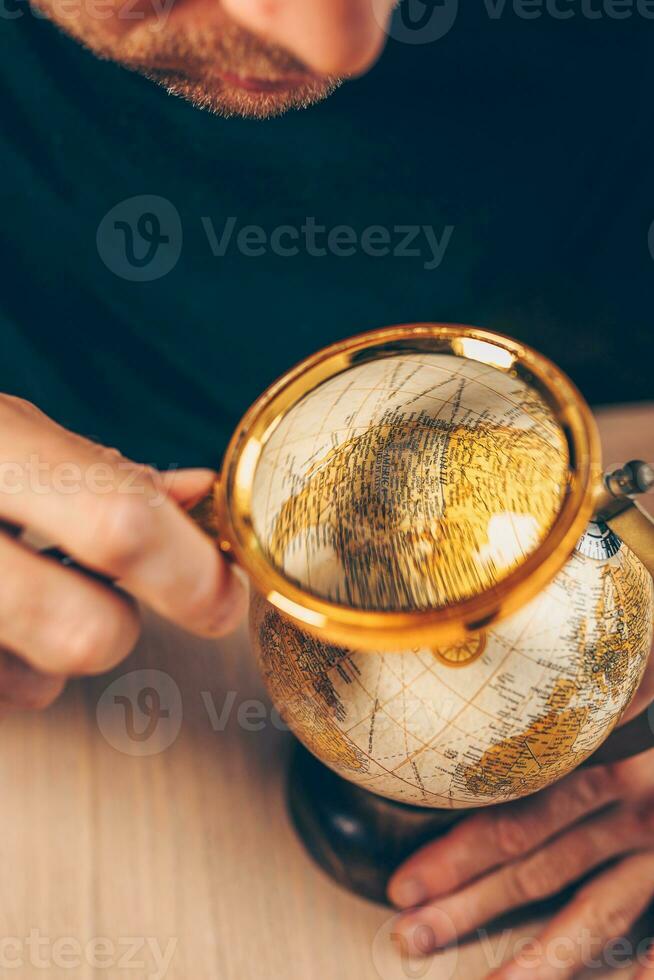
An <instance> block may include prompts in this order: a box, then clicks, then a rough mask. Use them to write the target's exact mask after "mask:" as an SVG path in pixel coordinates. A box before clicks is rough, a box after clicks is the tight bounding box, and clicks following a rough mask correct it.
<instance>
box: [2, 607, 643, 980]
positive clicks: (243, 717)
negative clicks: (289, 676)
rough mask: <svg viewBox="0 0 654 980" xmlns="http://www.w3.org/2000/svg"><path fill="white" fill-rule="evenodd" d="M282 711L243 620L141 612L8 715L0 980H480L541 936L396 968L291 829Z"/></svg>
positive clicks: (374, 910)
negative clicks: (210, 623) (132, 625)
mask: <svg viewBox="0 0 654 980" xmlns="http://www.w3.org/2000/svg"><path fill="white" fill-rule="evenodd" d="M142 671H146V672H147V673H141V672H142ZM139 697H140V699H141V700H140V705H141V706H140V707H139V701H138V698H139ZM116 698H117V700H115V699H116ZM275 721H276V719H275V718H273V717H272V716H271V712H270V706H269V703H268V701H267V700H266V699H265V696H264V694H263V691H262V688H261V684H260V681H259V678H258V676H257V673H256V669H255V668H254V664H253V662H252V658H251V656H250V653H249V648H248V643H247V639H246V637H245V635H244V634H242V633H241V634H239V635H237V636H235V637H232V638H230V639H228V640H226V641H221V642H220V643H215V642H208V641H202V640H197V639H194V638H192V637H190V636H189V635H188V634H185V633H182V632H181V631H179V630H177V629H175V628H173V627H171V626H169V625H168V624H164V623H162V622H161V621H159V620H156V619H155V618H154V617H152V616H149V615H146V617H145V630H144V635H143V637H142V639H141V642H140V644H139V646H138V648H137V650H136V651H135V652H134V654H133V655H132V656H131V657H130V659H129V660H128V661H126V662H125V663H123V664H122V665H121V666H120V667H119V668H118V669H117V670H116V671H114V672H113V674H111V675H108V676H105V677H100V678H93V679H90V680H86V681H83V682H73V683H71V684H70V685H69V687H68V689H67V691H66V693H65V695H64V696H63V698H62V699H61V700H60V701H59V702H58V703H57V704H55V705H54V706H53V707H52V708H51V709H49V710H48V711H47V712H45V713H44V714H42V715H29V714H16V715H12V716H9V717H7V718H5V719H4V721H3V723H2V736H3V737H2V741H1V743H0V800H1V801H2V810H1V813H2V816H1V820H2V824H1V826H2V834H1V837H0V860H1V867H2V874H1V877H0V887H1V889H2V894H1V900H0V914H1V920H0V921H1V924H2V925H1V928H0V977H5V976H6V977H20V978H21V980H23V978H26V980H31V978H36V977H38V978H44V977H47V978H48V980H51V978H53V980H54V978H60V977H61V978H104V977H110V978H114V977H121V978H122V977H126V978H130V977H133V978H138V980H145V978H148V977H150V978H155V977H156V978H161V977H164V976H165V977H167V978H169V980H173V978H174V980H178V978H179V980H214V978H215V980H314V978H316V980H408V978H413V980H432V978H434V980H449V978H452V977H455V978H461V980H478V978H479V980H481V978H482V977H484V976H485V975H486V974H487V973H488V972H489V971H490V969H491V968H492V967H493V966H497V965H498V964H499V962H500V961H501V959H502V956H504V957H507V956H508V955H509V954H510V952H511V950H512V949H514V948H515V943H516V942H517V941H518V940H519V938H520V937H522V936H524V935H525V934H527V935H529V934H534V933H535V931H536V930H537V924H534V923H532V924H531V925H527V926H524V925H523V926H520V927H514V928H512V929H511V930H510V931H508V932H500V933H499V934H498V935H497V936H495V937H494V938H488V939H484V940H483V941H476V942H474V943H472V944H469V945H466V946H463V947H461V948H460V949H459V950H457V951H454V952H450V953H447V954H443V955H441V956H436V957H434V958H431V959H428V960H425V961H423V962H419V963H416V962H413V963H403V962H402V960H401V959H400V957H399V956H398V954H397V952H396V951H395V948H394V946H393V944H392V943H391V941H390V939H389V935H390V933H391V932H392V926H393V922H392V915H391V913H390V912H389V911H388V910H385V909H383V908H380V907H378V906H375V905H372V904H369V903H367V902H365V901H363V900H360V899H358V898H355V897H353V896H351V895H349V894H347V893H346V892H345V891H343V890H341V889H340V888H339V887H337V886H336V885H334V884H332V883H331V881H330V880H328V878H327V877H325V875H324V874H323V873H322V872H321V871H320V870H318V869H317V868H316V867H315V866H314V865H313V863H312V861H311V860H310V858H309V857H308V856H307V855H306V853H305V852H304V850H303V848H302V846H301V845H300V843H299V841H298V840H297V839H296V837H295V834H294V831H293V829H292V827H291V825H290V822H289V819H288V816H287V814H286V809H285V804H284V775H285V763H286V758H287V754H288V748H289V741H290V739H289V736H288V734H287V733H285V732H283V731H280V730H279V725H277V726H276V725H275ZM168 742H169V743H170V744H167V743H168ZM630 972H631V971H630V970H629V969H627V971H626V972H625V973H623V974H622V975H624V976H629V975H630ZM588 975H589V976H591V975H592V976H593V977H596V978H599V977H603V976H606V974H605V973H604V972H603V971H601V970H597V969H595V970H592V971H591V972H590V973H589V974H588Z"/></svg>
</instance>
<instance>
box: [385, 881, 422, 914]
mask: <svg viewBox="0 0 654 980" xmlns="http://www.w3.org/2000/svg"><path fill="white" fill-rule="evenodd" d="M388 897H389V898H390V900H391V902H392V903H393V905H395V906H397V908H399V909H408V908H412V907H413V906H414V905H420V904H421V903H422V902H425V901H426V900H427V898H428V897H429V896H428V894H427V889H426V888H425V885H424V884H423V882H422V881H420V879H419V878H400V879H398V880H397V881H392V882H391V883H390V885H389V888H388Z"/></svg>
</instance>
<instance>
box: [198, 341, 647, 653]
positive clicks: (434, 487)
mask: <svg viewBox="0 0 654 980" xmlns="http://www.w3.org/2000/svg"><path fill="white" fill-rule="evenodd" d="M652 484H654V474H653V473H652V470H651V468H648V467H647V466H646V464H644V463H642V464H633V465H632V467H631V469H629V468H628V467H627V468H622V469H620V470H618V471H616V472H615V473H613V474H610V475H609V476H608V477H606V478H605V477H604V475H603V473H602V466H601V456H600V448H599V438H598V434H597V430H596V426H595V423H594V420H593V417H592V414H591V412H590V410H589V408H588V406H587V405H586V403H585V401H584V399H583V398H582V396H581V394H580V393H579V392H578V390H577V389H576V388H575V386H574V385H573V384H572V383H571V381H570V380H569V379H568V378H567V377H566V376H565V375H564V374H563V373H562V372H561V371H560V370H559V369H558V368H557V367H556V366H555V365H554V364H553V363H552V362H551V361H550V360H548V359H547V358H545V357H544V356H542V355H541V354H538V353H537V352H536V351H534V350H532V349H531V348H529V347H527V346H526V345H524V344H522V343H519V342H517V341H515V340H511V339H509V338H508V337H504V336H501V335H499V334H496V333H492V332H490V331H486V330H480V329H477V328H472V327H468V326H461V325H451V324H413V325H404V326H396V327H389V328H386V329H382V330H376V331H372V332H370V333H366V334H362V335H360V336H357V337H353V338H351V339H349V340H345V341H342V342H339V343H337V344H334V345H332V346H331V347H328V348H326V349H324V350H322V351H320V352H319V353H317V354H315V355H314V356H312V357H310V358H308V359H306V360H304V361H303V362H301V363H300V364H299V365H297V366H296V367H295V368H293V369H292V370H291V371H289V372H288V373H287V374H285V375H284V376H283V377H282V378H280V379H279V380H278V381H277V382H275V383H274V384H273V385H272V386H271V387H270V388H269V389H268V390H267V391H266V392H265V393H264V394H263V395H262V396H261V397H260V398H259V399H257V401H256V402H255V403H254V404H253V405H252V407H251V408H250V409H249V411H248V412H247V413H246V414H245V416H244V417H243V419H242V421H241V422H240V424H239V425H238V427H237V429H236V431H235V433H234V436H233V438H232V440H231V442H230V444H229V447H228V449H227V452H226V455H225V458H224V463H223V469H222V475H221V479H220V481H219V482H218V483H217V485H216V487H215V492H214V495H213V498H212V500H211V501H209V502H205V503H204V504H203V505H202V506H201V507H200V508H198V509H197V510H196V511H195V514H194V516H195V517H196V519H198V520H199V521H200V522H201V523H202V524H203V526H204V527H205V528H206V529H207V530H210V531H211V532H212V533H213V535H214V536H215V537H216V539H217V541H218V543H219V546H220V548H221V550H222V551H223V552H224V553H225V554H226V555H228V556H230V557H231V558H232V559H234V560H235V561H236V562H238V564H239V565H240V566H241V567H242V568H243V569H244V570H245V571H246V572H247V574H248V576H249V578H250V580H251V582H252V584H253V586H254V588H255V589H256V590H257V592H259V593H260V594H261V595H262V596H264V597H265V599H266V600H267V601H268V603H270V605H271V606H273V607H274V608H276V609H277V610H278V611H279V612H280V613H282V614H283V615H284V616H286V617H288V618H289V619H290V620H291V621H292V622H294V623H296V624H297V625H298V626H299V627H301V628H302V629H306V630H308V631H309V632H311V633H315V634H318V635H319V636H320V637H321V638H323V639H324V640H327V641H330V642H333V643H336V644H340V645H342V646H348V647H351V648H354V649H358V650H380V649H401V648H407V647H412V646H416V647H418V646H421V647H438V646H441V647H442V646H443V645H448V644H449V645H452V644H455V645H456V644H458V643H465V641H466V639H467V638H470V637H471V636H475V635H478V634H479V631H480V630H486V629H488V628H489V627H490V626H492V625H493V624H495V623H498V622H500V621H501V620H503V619H505V618H506V617H508V616H510V615H511V614H513V613H515V612H516V611H517V610H519V609H520V608H521V607H523V606H524V605H525V604H526V603H528V602H529V600H530V599H532V598H534V597H535V596H536V595H537V594H538V593H539V592H540V591H541V590H542V589H543V588H544V587H545V586H546V585H547V584H548V583H549V582H550V581H551V580H552V579H553V578H554V577H555V576H556V575H557V573H558V572H559V571H560V570H561V569H562V567H563V566H564V565H565V563H566V562H567V561H568V559H569V558H570V556H571V555H572V553H573V552H574V550H575V547H576V546H577V544H578V542H579V541H580V538H582V537H583V536H584V535H590V537H588V536H587V537H586V540H585V545H584V546H585V547H586V548H592V547H596V548H597V549H598V550H597V554H598V555H599V556H600V557H601V556H602V555H603V554H604V551H603V549H606V548H609V549H610V539H609V538H608V537H607V533H609V534H615V533H617V534H619V535H620V536H621V537H622V538H623V539H624V540H627V539H628V541H627V543H628V544H629V546H630V547H631V548H632V549H633V550H634V551H635V552H636V554H638V556H639V557H640V558H641V560H642V561H643V562H644V563H645V564H646V566H647V567H648V568H649V570H650V571H653V570H654V525H652V522H651V520H650V519H649V518H648V517H647V515H645V513H644V512H642V511H640V510H638V509H637V508H636V505H635V504H634V497H635V496H636V495H637V494H639V493H641V492H645V491H646V490H648V489H650V487H651V485H652ZM593 517H595V518H596V523H595V525H594V526H593V527H591V528H589V527H588V525H589V522H590V521H591V518H593ZM611 529H613V530H611ZM593 535H594V536H595V538H594V539H593ZM593 540H594V541H595V544H594V545H593ZM605 557H606V556H605Z"/></svg>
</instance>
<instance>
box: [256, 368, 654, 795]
mask: <svg viewBox="0 0 654 980" xmlns="http://www.w3.org/2000/svg"><path fill="white" fill-rule="evenodd" d="M568 463H569V461H568V457H567V445H566V441H565V439H564V437H563V434H562V432H561V430H560V427H559V425H558V423H557V421H556V419H555V418H554V417H553V415H552V413H551V411H550V409H549V407H548V406H547V404H546V403H545V402H544V401H543V400H542V399H541V397H540V396H539V395H538V394H537V393H536V392H535V391H534V389H532V388H530V387H529V386H527V385H526V384H525V383H524V382H523V381H521V380H520V379H519V378H517V377H514V376H513V375H511V374H509V373H506V372H503V371H500V370H498V369H497V368H495V367H493V366H491V365H488V364H482V363H479V362H477V361H473V360H467V359H464V358H459V357H455V356H453V355H450V354H426V353H420V354H417V353H412V354H396V355H393V356H389V357H385V358H382V359H380V360H376V361H372V362H368V363H364V364H361V365H358V366H356V367H353V368H350V369H349V370H347V371H345V372H343V373H341V374H339V375H336V376H335V377H333V378H331V379H330V380H329V381H327V382H325V383H323V384H322V385H320V386H319V387H318V388H316V389H315V390H314V391H312V392H310V394H308V395H306V396H305V397H304V398H303V399H302V400H301V401H299V402H298V403H297V404H296V405H295V406H294V407H293V408H292V409H291V410H290V411H289V412H287V413H286V414H285V415H284V417H283V418H282V419H281V421H280V423H279V425H278V426H277V428H276V429H275V431H274V432H273V433H272V436H271V438H270V439H269V440H268V441H267V442H266V445H265V447H264V450H263V452H262V455H261V459H260V462H259V464H258V467H257V472H256V474H255V483H254V492H253V522H254V527H255V530H256V532H257V535H258V538H259V541H260V543H261V546H262V548H263V549H264V551H265V552H266V554H267V556H268V558H269V560H270V561H271V562H272V563H273V564H274V565H275V566H276V567H277V568H278V569H279V570H280V571H282V572H283V573H284V574H285V575H286V576H287V577H288V578H289V579H291V580H292V581H294V582H296V583H297V584H298V585H300V586H302V587H303V588H304V589H307V590H309V591H311V592H312V593H313V594H315V595H317V596H320V597H322V598H326V599H330V600H332V601H335V602H340V603H344V604H348V605H350V606H352V607H354V608H360V609H366V610H368V609H373V610H382V609H383V610H391V609H392V610H416V609H429V608H443V607H445V606H447V605H448V604H451V603H453V602H456V601H460V600H462V599H466V598H470V597H471V596H474V595H479V594H480V593H482V592H484V591H485V590H487V589H488V588H490V587H492V586H493V585H495V584H497V583H498V582H501V581H502V580H503V579H504V578H505V577H506V576H507V575H508V574H510V572H511V571H513V570H514V569H515V568H516V567H518V566H519V565H520V564H521V562H523V561H524V559H525V557H527V556H528V555H529V554H531V553H532V552H533V551H534V550H535V549H536V548H537V547H538V545H539V544H540V543H541V542H542V541H543V540H544V538H545V537H546V536H547V533H548V531H549V530H550V528H551V527H552V524H553V523H554V521H555V520H556V517H557V515H558V512H559V510H560V507H561V503H562V500H563V498H564V495H565V492H566V480H567V474H568ZM653 620H654V594H653V584H652V579H651V577H650V575H649V574H648V572H647V571H646V569H645V568H644V566H643V565H642V564H641V563H640V562H639V560H638V559H637V558H636V557H635V555H634V554H633V553H632V552H630V551H629V550H628V549H627V547H626V546H625V545H624V544H622V542H621V541H620V540H619V539H618V538H616V537H615V535H613V534H612V533H611V532H610V531H609V530H608V529H607V528H605V527H601V526H598V525H591V526H590V527H589V529H588V531H587V533H586V534H585V535H584V536H583V537H582V539H581V541H580V542H579V545H578V547H577V550H576V551H575V553H574V555H572V557H571V558H570V559H569V561H568V562H567V564H566V565H565V566H564V568H563V569H562V570H561V571H560V572H559V574H558V575H557V577H556V578H555V579H554V580H553V581H552V582H551V583H550V585H549V586H548V587H547V588H546V589H544V590H543V591H542V592H541V593H540V594H539V595H538V596H537V597H536V598H534V599H532V600H531V602H530V603H528V604H527V605H526V606H524V607H523V608H522V609H521V610H520V611H519V612H518V613H516V614H514V615H513V616H511V617H510V618H509V619H507V620H504V621H503V622H501V623H499V624H497V625H494V626H492V627H491V628H489V629H487V630H482V631H480V632H478V633H475V634H472V635H471V636H470V637H469V638H468V639H467V640H466V641H465V642H463V643H460V644H458V645H451V646H449V647H444V648H440V647H434V648H416V649H406V650H398V651H394V652H387V651H384V652H377V653H375V652H362V651H357V650H352V649H345V648H343V647H339V646H335V645H333V644H330V643H327V642H324V641H322V640H320V639H318V638H316V637H315V636H313V635H310V634H308V633H306V632H304V631H303V630H301V629H300V628H299V627H298V626H297V625H295V624H294V623H293V622H291V621H290V620H289V619H287V618H286V617H284V615H283V614H282V613H280V612H279V611H278V610H277V609H275V608H273V606H271V605H270V604H268V603H267V602H266V600H265V599H264V598H262V597H261V596H259V595H257V594H254V595H253V598H252V605H251V628H252V635H253V637H254V645H255V650H256V653H257V657H258V660H259V664H260V667H261V670H262V673H263V676H264V679H265V681H266V684H267V687H268V690H269V692H270V695H271V697H272V700H273V702H274V704H275V705H276V707H277V709H278V710H279V712H280V714H281V715H282V717H283V718H284V720H285V721H286V722H287V724H288V725H289V726H290V728H291V729H292V731H293V732H294V733H295V734H296V735H297V737H298V738H299V739H300V740H301V741H302V742H303V744H304V745H305V746H306V747H307V748H308V749H309V750H310V751H311V752H313V753H314V754H315V755H316V756H317V757H318V758H319V759H321V760H322V761H323V762H324V763H325V764H326V765H328V766H330V767H331V768H332V769H333V770H335V771H336V772H337V773H339V774H340V775H341V776H343V777H344V778H346V779H349V780H351V781H353V782H355V783H357V784H358V785H359V786H361V787H363V788H365V789H368V790H370V791H372V792H374V793H377V794H379V795H381V796H385V797H389V798H391V799H395V800H399V801H402V802H405V803H411V804H418V805H421V806H428V807H438V808H465V807H472V806H485V805H489V804H494V803H500V802H505V801H508V800H511V799H515V798H517V797H520V796H524V795H526V794H529V793H533V792H535V791H537V790H539V789H542V788H543V787H544V786H547V785H548V784H549V783H551V782H553V781H554V780H556V779H558V778H560V777H562V776H563V775H565V774H566V773H568V772H570V771H571V770H572V769H573V768H575V767H576V766H577V765H579V764H580V763H581V762H582V761H583V760H584V759H585V758H587V757H588V756H589V755H590V754H591V753H592V752H593V751H594V750H595V749H596V748H597V746H598V745H599V744H601V742H602V741H603V740H604V739H605V738H606V737H607V735H608V734H609V733H610V731H611V730H612V728H613V727H614V726H615V725H616V724H617V722H618V721H619V719H620V717H621V715H622V714H623V712H624V710H625V708H626V706H627V705H628V704H629V702H630V700H631V698H632V696H633V694H634V692H635V690H636V688H637V686H638V684H639V682H640V679H641V676H642V673H643V670H644V667H645V664H646V660H647V656H648V653H649V650H650V647H651V643H652V622H653Z"/></svg>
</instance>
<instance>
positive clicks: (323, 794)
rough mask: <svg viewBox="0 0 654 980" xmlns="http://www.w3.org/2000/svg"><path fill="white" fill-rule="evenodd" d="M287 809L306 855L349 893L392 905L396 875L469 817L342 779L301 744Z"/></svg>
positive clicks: (292, 767)
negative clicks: (422, 849) (392, 882)
mask: <svg viewBox="0 0 654 980" xmlns="http://www.w3.org/2000/svg"><path fill="white" fill-rule="evenodd" d="M287 791H288V806H289V810H290V813H291V816H292V819H293V823H294V824H295V827H296V830H297V832H298V834H299V835H300V838H301V839H302V841H303V843H304V845H305V847H306V849H307V850H308V851H309V853H310V854H311V856H312V857H313V858H314V860H315V861H316V862H317V863H318V864H319V865H320V867H321V868H322V869H323V870H324V871H326V872H327V874H328V875H330V876H331V877H332V878H333V879H334V880H335V881H337V882H338V883H339V884H340V885H343V886H344V887H345V888H348V889H349V890H350V891H353V892H355V893H356V894H357V895H361V896H362V897H363V898H367V899H369V900H370V901H373V902H379V903H380V904H383V905H388V904H389V903H388V899H387V898H386V886H387V883H388V880H389V878H390V876H391V874H392V873H393V871H394V870H395V869H396V868H397V867H398V865H400V864H401V863H402V861H404V859H405V858H407V857H408V856H409V855H410V854H412V853H413V851H415V850H416V848H418V847H420V846H421V845H422V844H425V843H427V842H428V841H431V840H433V839H434V838H435V837H437V836H438V835H439V834H441V833H444V832H445V831H446V830H448V829H449V828H450V827H451V826H452V825H453V824H454V823H456V821H457V820H459V819H460V817H461V816H462V815H463V813H464V812H465V811H463V810H433V809H431V808H427V807H419V806H408V805H407V804H405V803H396V802H394V801H393V800H386V799H384V798H383V797H381V796H376V795H375V794H374V793H370V792H368V791H367V790H364V789H361V788H360V787H359V786H355V785H354V783H349V782H347V780H345V779H342V778H341V777H340V776H337V775H336V774H335V773H334V772H332V771H331V769H328V768H327V766H325V765H323V763H322V762H319V761H318V759H316V758H315V757H314V756H313V755H311V754H310V753H309V752H307V750H306V749H305V748H304V747H303V746H302V745H300V744H299V742H298V743H296V744H295V746H294V751H293V756H292V760H291V765H290V768H289V773H288V784H287Z"/></svg>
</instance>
